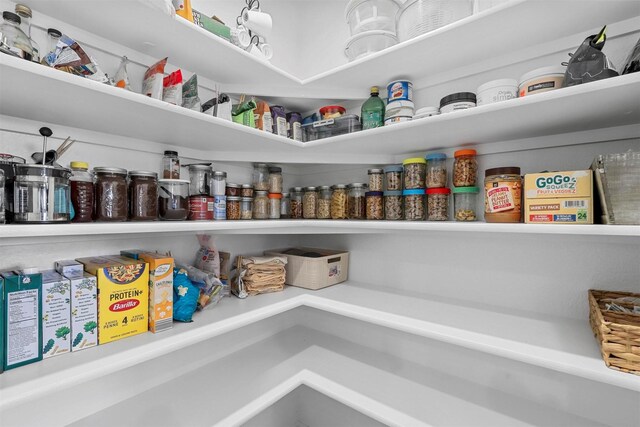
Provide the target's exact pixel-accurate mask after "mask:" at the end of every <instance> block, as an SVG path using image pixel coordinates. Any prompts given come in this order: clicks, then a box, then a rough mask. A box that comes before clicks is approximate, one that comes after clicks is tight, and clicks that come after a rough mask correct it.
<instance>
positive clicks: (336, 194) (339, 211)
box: [331, 184, 349, 219]
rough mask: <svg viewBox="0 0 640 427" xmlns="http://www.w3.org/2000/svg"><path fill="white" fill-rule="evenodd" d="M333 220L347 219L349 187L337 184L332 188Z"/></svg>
mask: <svg viewBox="0 0 640 427" xmlns="http://www.w3.org/2000/svg"><path fill="white" fill-rule="evenodd" d="M331 189H332V190H333V192H332V193H331V219H347V218H349V213H348V212H349V211H348V205H347V186H346V185H342V184H336V185H334V186H333V187H331Z"/></svg>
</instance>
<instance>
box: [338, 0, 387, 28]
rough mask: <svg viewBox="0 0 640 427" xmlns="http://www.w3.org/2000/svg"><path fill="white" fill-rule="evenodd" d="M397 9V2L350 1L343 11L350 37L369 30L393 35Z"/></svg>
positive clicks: (374, 0) (377, 0)
mask: <svg viewBox="0 0 640 427" xmlns="http://www.w3.org/2000/svg"><path fill="white" fill-rule="evenodd" d="M399 9H400V2H399V1H397V0H351V1H350V2H349V3H348V4H347V7H346V9H345V17H346V18H347V23H348V24H349V30H351V35H352V36H355V35H356V34H359V33H362V32H364V31H371V30H384V31H391V32H394V33H395V31H396V15H397V13H398V10H399Z"/></svg>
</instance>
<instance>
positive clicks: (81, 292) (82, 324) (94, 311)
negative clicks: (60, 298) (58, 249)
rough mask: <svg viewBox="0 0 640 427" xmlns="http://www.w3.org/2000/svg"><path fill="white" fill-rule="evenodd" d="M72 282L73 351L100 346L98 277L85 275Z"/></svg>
mask: <svg viewBox="0 0 640 427" xmlns="http://www.w3.org/2000/svg"><path fill="white" fill-rule="evenodd" d="M68 279H69V281H70V282H71V335H72V336H73V341H71V351H80V350H84V349H86V348H91V347H95V346H97V345H98V284H97V281H96V276H93V275H91V274H89V273H84V272H83V274H82V275H80V276H74V277H70V278H68Z"/></svg>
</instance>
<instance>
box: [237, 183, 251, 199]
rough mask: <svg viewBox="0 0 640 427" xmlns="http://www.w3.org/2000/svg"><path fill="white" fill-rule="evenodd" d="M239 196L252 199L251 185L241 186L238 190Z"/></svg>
mask: <svg viewBox="0 0 640 427" xmlns="http://www.w3.org/2000/svg"><path fill="white" fill-rule="evenodd" d="M240 196H241V197H253V185H251V184H242V187H241V188H240Z"/></svg>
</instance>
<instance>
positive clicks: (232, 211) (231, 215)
mask: <svg viewBox="0 0 640 427" xmlns="http://www.w3.org/2000/svg"><path fill="white" fill-rule="evenodd" d="M240 199H241V198H240V197H239V196H228V197H227V219H230V220H231V219H240V218H241V214H240Z"/></svg>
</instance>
